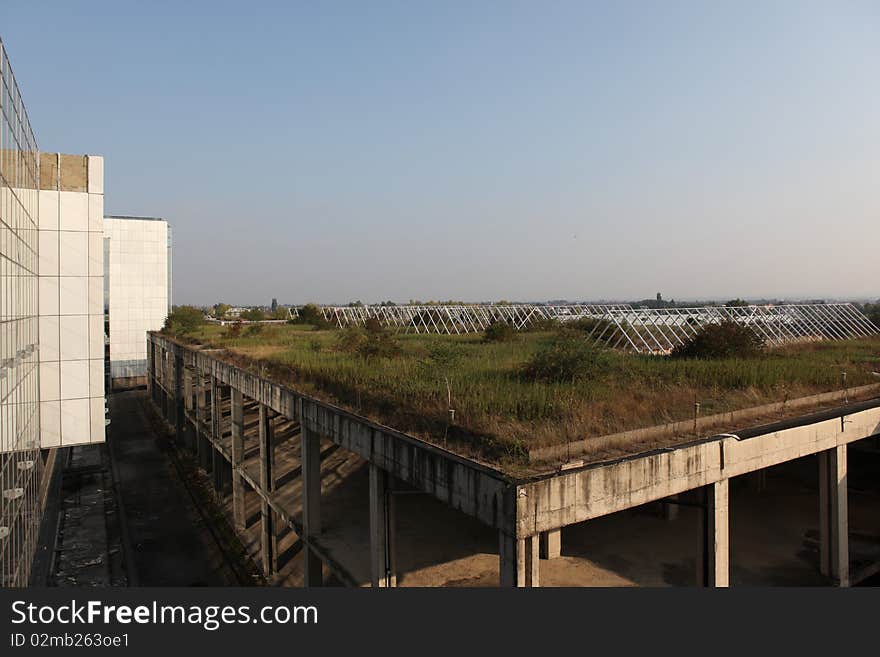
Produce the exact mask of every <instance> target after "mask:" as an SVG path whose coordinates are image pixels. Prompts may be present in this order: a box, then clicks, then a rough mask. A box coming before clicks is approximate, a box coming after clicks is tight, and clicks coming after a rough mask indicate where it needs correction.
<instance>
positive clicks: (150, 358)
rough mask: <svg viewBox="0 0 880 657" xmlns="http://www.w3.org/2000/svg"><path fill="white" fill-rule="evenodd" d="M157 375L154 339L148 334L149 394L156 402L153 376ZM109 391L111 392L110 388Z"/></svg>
mask: <svg viewBox="0 0 880 657" xmlns="http://www.w3.org/2000/svg"><path fill="white" fill-rule="evenodd" d="M155 376H156V366H155V364H154V363H153V341H152V340H151V339H150V336H149V335H148V336H147V396H148V397H149V398H150V399H152V400H153V401H154V402H155V401H156V397H155V393H154V381H153V378H154V377H155ZM107 392H110V391H109V390H108V391H107Z"/></svg>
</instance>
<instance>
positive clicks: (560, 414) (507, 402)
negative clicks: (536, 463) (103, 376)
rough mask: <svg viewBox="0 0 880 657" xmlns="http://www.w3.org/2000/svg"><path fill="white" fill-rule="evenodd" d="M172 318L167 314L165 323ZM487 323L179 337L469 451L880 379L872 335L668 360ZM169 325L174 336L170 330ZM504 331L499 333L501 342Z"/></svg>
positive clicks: (284, 328) (724, 338)
mask: <svg viewBox="0 0 880 657" xmlns="http://www.w3.org/2000/svg"><path fill="white" fill-rule="evenodd" d="M172 325H173V322H172ZM540 328H541V329H542V330H539V331H532V332H527V333H522V332H513V333H512V334H511V333H510V332H509V331H508V330H507V329H504V328H499V327H495V328H492V330H491V331H490V332H489V334H488V335H486V336H484V335H481V334H474V335H466V336H441V335H424V334H423V335H412V334H410V335H404V334H398V335H395V334H393V333H390V332H389V331H387V330H385V329H383V328H382V327H380V326H378V324H376V325H368V326H367V327H365V328H349V329H345V330H333V329H326V328H322V329H315V328H314V327H313V326H311V325H308V324H281V325H266V326H262V327H260V329H259V330H258V331H249V330H247V329H244V330H242V328H241V327H240V326H238V327H236V326H235V325H231V326H218V325H210V324H201V325H199V326H197V327H190V326H187V336H186V339H188V340H197V341H199V342H202V343H205V344H210V345H211V346H212V347H221V348H225V349H227V350H228V351H229V353H230V357H232V358H235V359H237V360H239V361H240V362H242V363H245V362H248V363H249V362H251V361H252V360H256V361H260V368H261V370H262V371H264V372H266V373H268V374H269V375H270V376H272V377H274V378H276V379H278V380H281V381H284V382H286V383H289V384H291V385H292V386H293V387H295V388H297V389H299V390H302V391H303V392H306V393H309V394H313V395H315V396H318V397H321V398H324V399H326V400H328V401H332V402H334V403H338V404H340V405H342V406H345V407H348V408H350V409H351V410H354V411H356V412H358V413H361V414H363V415H365V416H367V417H371V418H372V419H374V420H376V421H379V422H381V423H383V424H386V425H388V426H391V427H394V428H396V429H399V430H402V431H406V432H408V433H411V434H413V435H417V436H419V437H422V438H425V439H427V440H431V441H433V442H435V443H438V444H445V445H447V446H448V447H450V448H452V449H456V450H458V451H460V452H462V453H465V454H467V455H469V456H478V457H481V458H484V459H486V460H489V461H497V462H505V461H511V460H514V461H515V460H517V459H522V458H523V457H524V455H525V454H526V452H527V449H528V448H529V447H538V446H546V445H551V444H558V443H564V442H566V441H569V440H580V439H583V438H588V437H590V436H599V435H604V434H608V433H613V432H618V431H624V430H627V429H632V428H638V427H643V426H650V425H654V424H660V423H663V422H667V421H673V420H680V419H686V418H689V417H691V416H692V414H693V412H694V406H695V402H699V404H700V407H701V412H702V413H703V414H711V413H719V412H723V411H728V410H734V409H739V408H747V407H750V406H757V405H760V404H765V403H769V402H774V401H782V400H784V399H793V398H796V397H801V396H805V395H809V394H814V393H819V392H827V391H831V390H838V389H841V388H842V387H843V385H844V372H845V373H846V379H845V385H847V386H849V387H855V386H859V385H863V384H867V383H874V382H878V379H877V378H876V377H874V376H873V375H872V374H871V372H872V371H880V338H871V339H864V340H850V341H842V342H812V343H802V344H793V345H788V346H786V347H783V348H777V349H773V350H768V349H765V348H763V346H762V345H761V344H760V343H759V342H758V341H754V340H750V339H748V336H745V335H743V334H742V333H741V332H739V331H737V330H736V329H733V328H731V327H725V326H720V327H718V328H716V329H712V330H711V331H709V332H708V333H706V334H702V335H701V336H698V339H695V340H694V344H692V345H690V346H688V347H685V348H682V349H680V350H678V351H677V352H676V353H673V354H672V355H670V356H668V357H664V356H648V355H638V354H629V353H620V352H616V351H612V350H610V349H608V348H606V347H605V346H604V345H601V344H597V343H594V342H591V341H590V340H589V339H588V338H587V337H586V332H585V330H586V327H584V328H581V329H580V330H579V328H578V325H577V324H574V323H573V324H572V325H571V327H569V328H560V327H558V326H550V325H548V326H546V327H540ZM172 332H173V331H172ZM499 337H500V339H499Z"/></svg>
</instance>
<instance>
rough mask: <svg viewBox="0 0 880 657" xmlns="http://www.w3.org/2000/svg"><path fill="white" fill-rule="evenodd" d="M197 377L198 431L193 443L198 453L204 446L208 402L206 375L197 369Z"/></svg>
mask: <svg viewBox="0 0 880 657" xmlns="http://www.w3.org/2000/svg"><path fill="white" fill-rule="evenodd" d="M195 379H196V433H195V441H194V443H193V452H194V453H195V454H196V455H198V454H199V452H200V451H201V446H202V431H204V422H205V416H206V415H207V410H206V409H205V406H206V403H207V397H206V395H205V377H204V375H203V374H202V372H201V370H199V369H196V372H195Z"/></svg>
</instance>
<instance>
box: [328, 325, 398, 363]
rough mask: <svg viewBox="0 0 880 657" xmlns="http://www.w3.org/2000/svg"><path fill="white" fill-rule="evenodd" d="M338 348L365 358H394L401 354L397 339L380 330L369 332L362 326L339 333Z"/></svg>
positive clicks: (352, 327)
mask: <svg viewBox="0 0 880 657" xmlns="http://www.w3.org/2000/svg"><path fill="white" fill-rule="evenodd" d="M336 348H337V349H338V350H339V351H344V352H345V353H349V354H357V355H358V356H362V357H364V358H393V357H395V356H398V355H399V354H400V353H401V348H400V345H399V344H398V343H397V339H396V338H395V337H394V336H393V335H392V334H391V333H388V332H387V331H385V330H384V329H380V330H378V331H367V330H366V329H365V328H363V327H362V326H349V327H348V328H346V329H343V330H342V331H340V332H339V336H338V337H337V338H336Z"/></svg>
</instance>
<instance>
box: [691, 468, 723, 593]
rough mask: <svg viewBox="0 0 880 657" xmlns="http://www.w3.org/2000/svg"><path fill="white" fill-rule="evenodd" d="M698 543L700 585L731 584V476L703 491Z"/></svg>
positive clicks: (698, 578)
mask: <svg viewBox="0 0 880 657" xmlns="http://www.w3.org/2000/svg"><path fill="white" fill-rule="evenodd" d="M702 497H703V502H704V504H703V505H702V507H701V508H700V522H699V523H698V526H699V535H698V537H697V539H698V546H697V550H698V553H697V584H698V585H700V586H711V587H727V586H729V585H730V528H729V527H730V486H729V482H728V480H727V479H723V480H721V481H718V482H715V483H713V484H710V485H708V486H706V487H705V488H704V489H703V491H702Z"/></svg>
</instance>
